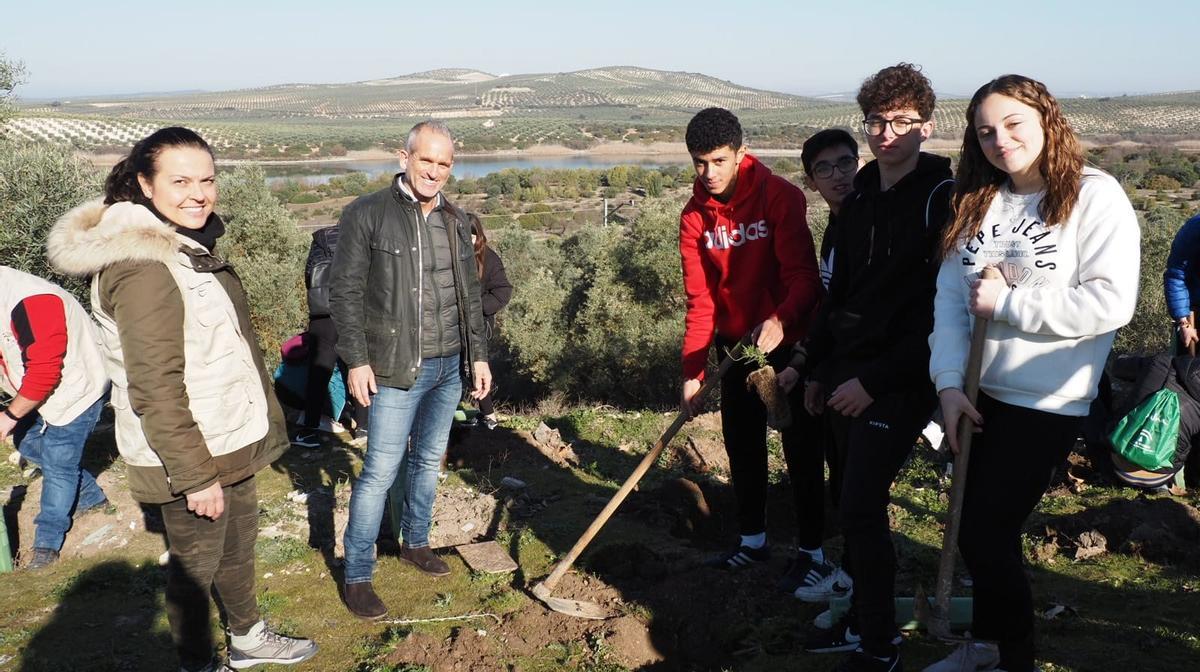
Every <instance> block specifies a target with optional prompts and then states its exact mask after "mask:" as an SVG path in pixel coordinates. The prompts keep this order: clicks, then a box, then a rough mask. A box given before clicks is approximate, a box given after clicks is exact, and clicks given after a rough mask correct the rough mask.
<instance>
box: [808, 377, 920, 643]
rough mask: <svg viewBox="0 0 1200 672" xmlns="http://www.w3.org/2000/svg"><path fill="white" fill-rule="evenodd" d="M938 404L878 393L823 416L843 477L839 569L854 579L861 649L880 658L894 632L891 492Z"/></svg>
mask: <svg viewBox="0 0 1200 672" xmlns="http://www.w3.org/2000/svg"><path fill="white" fill-rule="evenodd" d="M832 391H833V389H829V390H827V392H830V393H831V392H832ZM935 403H936V397H935V396H934V394H933V391H932V387H930V388H928V389H916V390H908V391H906V392H904V393H897V394H889V395H886V396H882V397H880V398H879V399H876V400H875V401H874V402H873V403H872V404H871V405H870V406H868V407H867V409H866V410H865V411H863V413H862V415H860V416H859V417H857V418H850V417H846V416H844V415H841V414H839V413H837V412H836V411H833V410H832V409H826V411H825V414H826V415H827V416H828V418H829V425H830V429H831V433H832V435H833V441H834V445H835V451H836V453H837V455H838V459H839V460H840V466H841V470H842V472H843V473H842V477H841V492H840V494H839V497H838V500H839V503H838V508H839V516H840V520H841V526H842V535H843V538H844V539H845V551H844V554H843V558H842V566H843V569H844V570H845V571H846V573H848V574H849V575H850V577H851V578H853V579H854V594H853V598H852V608H853V611H854V614H855V617H856V618H857V621H858V626H859V631H860V632H861V634H862V638H863V648H864V649H866V650H867V651H868V652H871V653H876V654H878V655H883V654H886V653H887V652H888V651H890V649H891V643H890V642H891V638H892V636H893V634H895V631H896V625H895V620H896V608H895V602H894V597H895V583H896V550H895V548H894V547H893V546H892V533H891V529H890V528H889V526H888V510H887V508H888V502H890V501H891V493H890V489H891V485H892V481H894V480H895V479H896V475H897V474H898V473H900V468H901V467H902V466H904V462H905V461H906V460H907V459H908V455H909V453H910V452H911V451H912V448H913V444H914V443H916V440H917V436H918V435H919V434H920V432H921V429H923V428H924V427H925V425H926V424H927V423H928V422H929V417H930V415H932V413H933V408H934V404H935Z"/></svg>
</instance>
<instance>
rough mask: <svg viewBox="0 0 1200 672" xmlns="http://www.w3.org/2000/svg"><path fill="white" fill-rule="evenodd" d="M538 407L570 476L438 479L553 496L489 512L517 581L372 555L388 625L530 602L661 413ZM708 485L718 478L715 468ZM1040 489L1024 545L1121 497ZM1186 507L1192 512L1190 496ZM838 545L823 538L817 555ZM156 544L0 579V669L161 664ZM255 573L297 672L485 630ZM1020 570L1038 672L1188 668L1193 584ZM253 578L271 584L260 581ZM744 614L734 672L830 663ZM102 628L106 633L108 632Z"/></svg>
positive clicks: (319, 464)
mask: <svg viewBox="0 0 1200 672" xmlns="http://www.w3.org/2000/svg"><path fill="white" fill-rule="evenodd" d="M551 412H552V417H548V418H547V420H548V421H549V422H550V423H551V424H552V425H553V426H555V427H557V428H559V429H560V431H561V432H562V434H563V436H564V437H565V438H567V439H569V440H570V441H571V442H572V445H573V446H574V449H575V452H576V453H577V454H578V455H579V464H580V466H579V468H577V469H570V470H568V469H547V468H545V466H539V465H537V464H534V463H518V462H509V463H508V464H507V465H505V466H504V467H503V469H501V468H500V467H497V468H496V469H495V470H493V469H492V462H490V461H489V462H487V463H486V464H482V463H476V464H474V465H473V468H463V469H460V470H459V471H457V472H456V474H455V476H453V477H452V479H453V480H452V483H458V482H461V483H466V484H470V485H472V486H474V487H477V488H479V489H480V490H481V491H484V490H490V489H491V484H492V483H493V482H495V481H498V480H499V477H500V476H501V475H502V474H503V475H516V476H517V477H519V478H522V479H523V480H526V481H527V482H528V483H529V484H530V490H531V491H535V492H540V493H553V495H552V497H551V498H550V499H555V498H559V497H561V500H559V501H558V502H557V503H556V504H555V505H553V506H550V507H549V508H545V509H544V510H542V511H540V512H539V513H538V514H537V515H536V517H534V518H532V519H530V520H526V521H517V520H515V519H512V518H511V517H510V516H509V515H508V514H505V516H504V519H503V520H502V521H501V529H502V531H501V532H500V533H499V534H498V535H497V539H498V540H499V541H500V542H501V543H502V544H504V545H506V547H507V548H508V549H509V550H510V552H511V553H512V555H513V556H514V557H515V558H516V559H517V560H518V562H519V563H520V565H521V570H520V573H519V574H518V575H517V577H516V581H515V582H514V583H515V584H516V587H514V585H512V584H510V583H509V580H508V579H507V578H487V577H478V576H476V577H473V576H472V575H470V574H469V573H468V572H467V571H465V567H464V566H463V565H462V564H461V561H460V560H459V559H458V558H457V556H449V558H448V559H449V561H450V562H451V564H452V566H453V567H454V569H455V573H454V575H453V576H452V577H449V578H447V579H444V580H441V581H438V582H430V581H428V580H424V579H422V578H421V577H419V576H417V575H416V573H415V572H414V571H412V570H410V569H409V568H407V567H405V566H402V565H401V564H400V562H399V561H398V560H396V559H395V558H392V557H384V558H382V560H381V562H380V566H379V570H378V575H377V585H378V586H379V588H380V592H381V593H382V595H383V597H384V599H385V600H386V601H387V602H388V603H389V604H391V605H392V606H393V615H394V616H397V617H403V618H417V619H422V618H439V617H445V616H451V615H461V614H468V613H479V612H491V613H496V614H499V615H505V614H510V613H512V612H515V611H517V610H519V609H522V608H523V607H524V606H526V605H527V604H528V601H529V599H530V598H529V597H527V596H526V595H525V594H524V593H523V592H521V591H520V590H519V587H520V585H521V583H520V582H521V581H522V580H524V579H526V578H527V577H528V578H530V579H532V578H536V577H539V576H542V575H544V574H545V573H546V572H547V571H548V570H549V568H550V566H551V565H552V563H553V562H554V559H555V558H556V557H557V554H558V553H562V552H563V551H564V550H565V548H566V547H567V546H569V544H570V543H571V542H572V541H573V540H574V539H575V537H576V536H577V535H578V534H579V533H580V532H581V531H582V529H583V528H584V527H585V526H586V523H587V522H588V521H589V520H590V519H591V517H592V516H593V515H594V513H595V512H596V511H597V510H598V507H599V503H598V502H600V501H602V500H603V499H604V498H606V497H607V496H608V494H609V493H611V491H612V490H613V489H615V487H616V486H617V484H618V483H619V482H620V481H621V480H623V478H624V477H625V475H627V474H628V473H629V471H630V470H631V467H632V463H633V462H634V461H635V460H636V459H637V455H638V454H639V453H641V452H642V451H644V450H646V448H647V447H648V445H649V443H650V442H651V441H652V440H653V439H654V438H655V437H656V436H657V434H658V433H659V432H660V431H661V430H662V429H663V428H664V427H665V425H666V424H667V422H669V420H670V416H669V415H664V414H661V413H648V412H642V413H619V412H615V411H611V410H603V409H601V410H592V409H576V410H569V409H568V410H552V411H551ZM537 420H538V418H537V417H535V416H531V415H527V416H515V417H514V418H512V419H511V420H509V421H508V422H507V423H506V427H507V428H508V429H510V430H511V429H524V430H530V429H532V428H533V427H534V426H536V423H537ZM685 434H688V435H691V436H693V437H695V439H696V440H697V441H708V442H713V441H716V440H717V438H718V435H717V434H716V432H715V429H714V428H713V427H712V426H711V425H708V426H703V427H699V426H695V425H691V426H689V427H688V428H687V429H686V430H685ZM681 440H682V438H681ZM772 451H773V455H772V459H771V465H772V469H773V474H774V475H773V477H772V481H773V482H776V483H778V482H779V481H780V480H782V478H781V473H780V472H781V470H782V461H781V458H780V455H779V454H778V446H777V443H776V442H774V441H773V442H772ZM347 455H349V456H350V457H349V458H347V459H340V460H334V461H330V460H320V461H316V462H313V461H311V460H306V459H304V458H303V455H295V454H294V455H290V456H289V457H288V458H286V459H285V461H284V463H283V464H282V465H281V466H280V469H279V470H270V471H266V472H263V473H262V474H260V500H261V501H262V507H263V526H264V527H265V526H267V525H276V526H286V525H287V524H289V523H291V524H303V521H304V512H303V510H302V509H300V508H299V507H295V506H291V505H289V503H288V502H286V500H285V498H284V495H285V493H287V492H288V491H290V490H292V489H293V488H294V487H296V486H297V485H298V484H299V485H301V486H303V487H305V488H312V487H315V486H316V485H317V484H318V483H317V482H318V481H322V482H324V483H326V484H333V483H336V482H337V481H341V480H344V479H345V478H346V477H347V476H348V474H349V473H350V472H353V471H356V470H357V469H358V461H357V459H356V457H355V453H353V452H349V453H347ZM118 464H119V463H118ZM680 468H681V465H680V463H679V459H678V457H676V456H675V454H674V453H671V452H668V453H667V454H666V455H665V456H664V457H663V458H662V459H661V460H660V461H659V463H658V465H656V468H655V469H654V470H652V471H651V473H650V474H648V476H647V477H646V479H645V480H644V481H643V483H642V485H641V487H640V490H641V491H644V492H651V491H653V490H654V489H655V488H656V487H657V486H658V485H659V484H661V483H663V482H664V481H666V480H667V479H669V478H671V477H673V476H676V475H678V474H679V473H680ZM940 472H941V467H940V465H939V464H936V463H935V462H933V461H931V453H929V452H928V451H927V450H926V449H921V448H919V449H918V451H917V452H916V453H915V457H914V459H913V461H912V462H911V463H910V465H909V467H908V468H907V469H906V470H905V471H904V472H903V475H902V477H901V482H900V483H898V484H897V486H896V488H895V492H894V505H893V507H892V511H891V517H892V519H893V524H894V529H895V530H896V532H897V535H896V537H897V547H898V550H899V554H900V558H901V559H900V577H899V579H898V586H899V588H898V592H899V593H901V594H906V593H909V592H910V587H911V586H914V585H915V584H916V583H917V581H918V580H920V581H922V582H923V583H924V584H925V585H927V586H930V585H932V574H933V571H934V567H935V565H936V557H937V550H936V549H937V548H938V547H939V546H940V534H941V532H940V528H939V523H938V519H939V516H940V515H941V514H942V512H943V510H944V504H943V503H942V501H941V497H940V496H939V495H940V490H939V488H940V487H941V485H942V483H941V482H940V479H939V474H940ZM712 477H713V478H714V479H719V478H720V474H719V473H718V474H714V475H712ZM20 481H21V476H20V474H19V473H18V472H16V471H15V470H14V469H13V468H12V467H10V466H8V465H7V464H5V465H4V466H0V486H3V487H4V488H5V489H7V488H8V486H11V485H13V484H16V483H19V482H20ZM1056 492H1057V494H1056V495H1054V496H1050V497H1047V499H1046V500H1045V501H1044V502H1043V503H1042V505H1041V507H1039V510H1038V512H1037V513H1036V514H1035V518H1034V521H1033V522H1031V524H1030V526H1029V528H1028V530H1027V538H1026V547H1027V550H1030V549H1033V548H1034V547H1036V546H1038V545H1040V544H1041V543H1043V542H1044V536H1045V528H1046V525H1047V524H1050V525H1051V526H1052V527H1053V526H1055V525H1057V524H1058V522H1061V521H1062V520H1064V519H1066V518H1069V517H1070V516H1072V515H1073V514H1077V513H1078V512H1080V511H1083V510H1084V509H1092V510H1098V509H1104V508H1105V507H1110V506H1112V505H1113V504H1114V503H1118V502H1121V501H1124V500H1129V499H1132V498H1134V497H1135V495H1134V494H1133V493H1132V491H1130V490H1124V489H1110V488H1103V487H1090V488H1087V489H1086V490H1084V491H1083V492H1082V493H1081V494H1078V495H1074V494H1071V493H1070V492H1069V491H1065V490H1059V491H1056ZM635 496H636V495H635ZM631 501H632V500H631ZM1191 503H1192V504H1196V503H1197V501H1196V499H1195V497H1194V496H1193V499H1192V500H1191ZM773 506H774V504H773ZM718 513H719V514H722V512H718ZM779 513H780V514H781V515H776V516H775V517H774V518H773V519H774V520H783V519H786V518H787V516H786V515H782V514H784V513H785V512H782V511H780V512H779ZM722 515H723V514H722ZM639 517H640V515H630V516H625V517H623V516H618V517H617V518H615V519H614V520H613V521H612V523H611V524H610V525H609V527H608V528H606V530H605V533H604V534H603V535H602V537H601V539H602V540H606V541H609V542H611V541H613V540H621V541H622V542H626V541H637V542H639V543H646V544H653V543H655V542H656V538H657V537H658V536H659V533H658V532H657V531H656V530H654V529H653V528H652V527H648V526H646V525H643V524H641V523H642V522H643V521H639V520H638V518H639ZM1056 521H1057V522H1056ZM786 532H787V530H786V529H781V530H777V531H775V532H773V535H774V536H775V538H776V539H777V543H778V540H780V539H782V538H786ZM598 545H602V544H599V543H598ZM781 546H782V545H781ZM837 546H838V543H837V541H836V540H835V541H834V542H833V543H832V544H831V548H834V549H836V547H837ZM161 549H162V545H161V542H160V541H159V540H157V538H155V537H153V536H151V535H139V536H137V537H135V538H134V542H133V543H131V544H130V545H129V546H127V547H125V548H122V549H119V550H117V551H113V552H109V553H107V554H105V555H103V556H99V557H95V558H91V559H78V560H67V561H64V562H62V563H60V564H59V565H57V566H55V567H53V568H52V569H50V570H48V571H45V572H41V573H38V574H25V573H17V574H12V575H8V576H6V577H4V578H2V579H0V604H4V605H5V617H4V619H3V625H2V626H0V659H3V657H5V656H15V658H16V660H15V661H13V662H9V663H8V664H7V665H5V664H0V670H3V669H21V670H42V669H54V670H75V669H78V670H161V669H168V668H169V666H170V664H171V662H172V655H171V653H170V646H169V642H168V638H167V634H166V633H167V630H166V618H165V615H164V613H163V610H162V605H163V596H162V586H163V582H162V571H161V570H160V569H159V568H158V566H157V562H156V558H157V555H158V554H159V553H160V552H161ZM1193 552H1194V549H1193ZM586 559H587V558H586V556H585V561H586ZM258 562H259V566H258V572H259V575H260V579H259V584H258V590H259V603H260V606H261V607H262V609H263V611H264V612H265V613H266V614H267V616H268V618H271V619H272V620H273V622H276V623H278V624H279V625H280V626H281V627H282V628H283V629H285V630H287V631H292V632H297V633H304V634H306V635H310V636H313V637H316V638H317V639H318V641H319V642H320V644H321V646H322V652H321V654H320V656H319V657H318V658H317V659H316V660H314V661H313V662H312V663H310V664H308V665H306V666H304V667H303V669H312V670H318V669H320V670H346V669H358V670H390V669H397V670H398V669H405V668H404V666H395V667H389V666H387V665H386V664H385V663H384V662H383V660H384V659H385V658H386V656H387V653H388V652H389V651H391V650H392V648H393V647H395V646H396V645H397V644H398V643H399V642H401V641H403V640H404V638H405V637H406V636H407V635H408V634H409V633H410V632H417V633H424V634H427V635H430V636H432V637H433V638H434V639H435V640H443V639H445V638H447V637H448V636H450V635H451V634H452V633H453V632H455V630H456V628H458V627H461V626H465V625H469V626H470V627H478V628H484V629H487V628H489V627H491V623H490V621H470V622H449V623H441V624H425V625H415V626H387V625H381V624H369V623H364V622H362V621H359V620H357V619H355V618H353V617H351V616H350V615H349V614H348V613H347V612H346V611H345V609H344V608H343V607H342V606H341V604H340V602H339V600H338V596H337V591H336V586H335V583H334V582H333V580H332V579H331V578H330V577H329V575H328V572H329V571H330V570H329V569H328V568H327V567H326V565H325V563H324V561H323V559H322V557H321V555H320V554H319V553H318V552H317V551H315V550H312V549H309V548H308V547H307V546H306V545H305V544H304V543H303V542H302V541H300V540H283V541H271V540H266V539H260V542H259V545H258ZM1192 566H1193V567H1194V565H1192ZM584 567H585V568H586V567H587V565H586V563H585V564H584ZM1030 571H1031V575H1032V577H1033V581H1034V586H1035V596H1036V602H1037V604H1038V605H1039V607H1048V606H1050V605H1052V604H1064V605H1068V606H1070V607H1072V608H1073V609H1074V612H1075V615H1071V616H1067V617H1062V618H1059V619H1056V620H1053V621H1042V622H1040V623H1039V628H1040V631H1039V632H1040V635H1039V637H1040V651H1041V654H1042V658H1043V663H1044V668H1045V669H1047V670H1094V669H1110V668H1113V667H1114V666H1115V669H1147V668H1153V669H1155V670H1162V671H1166V670H1185V669H1193V667H1192V663H1194V661H1195V660H1196V656H1197V655H1200V639H1198V635H1200V625H1198V624H1197V623H1196V620H1195V614H1197V613H1200V595H1198V594H1197V592H1196V589H1197V587H1198V586H1200V577H1198V576H1197V575H1196V574H1195V573H1187V572H1183V571H1180V570H1178V569H1175V568H1172V567H1170V566H1165V565H1161V564H1155V563H1152V562H1147V561H1144V560H1140V559H1138V558H1137V557H1134V556H1132V555H1126V554H1122V553H1110V554H1107V555H1104V556H1101V557H1099V558H1096V559H1093V560H1088V561H1083V562H1073V561H1071V560H1069V559H1068V558H1067V557H1066V556H1063V555H1059V556H1058V557H1056V558H1053V559H1052V560H1047V561H1033V562H1032V563H1031V564H1030ZM267 575H270V576H269V578H262V577H264V576H267ZM647 605H649V606H647ZM758 606H759V607H761V606H762V605H758ZM754 607H755V605H747V604H745V603H744V601H743V600H741V599H740V598H736V597H735V598H734V599H733V600H732V601H731V603H730V604H729V605H728V608H729V609H730V613H739V614H740V613H743V612H744V613H749V614H752V615H751V616H749V617H747V618H746V619H745V620H740V619H739V620H738V621H737V622H736V623H734V622H731V623H730V625H729V627H728V629H727V631H726V632H724V633H722V637H723V638H724V639H726V640H727V642H728V644H729V646H730V650H742V651H743V653H741V654H739V655H738V656H736V657H735V658H733V659H732V661H727V662H726V663H724V665H726V666H727V667H728V668H734V669H744V670H802V669H804V670H821V669H831V668H832V666H833V664H834V663H835V662H836V658H837V657H836V656H833V657H830V656H811V655H805V654H803V653H800V652H799V651H798V650H797V642H798V637H799V632H800V630H801V628H802V627H803V626H804V624H805V623H806V622H807V621H808V620H809V619H811V618H812V617H813V616H814V615H815V613H816V611H818V610H819V608H817V607H815V606H813V605H802V604H800V603H798V602H796V601H794V600H792V599H791V598H787V597H782V598H778V599H777V600H776V601H772V602H770V604H768V605H767V606H766V608H758V609H757V610H755V608H754ZM654 609H655V607H654V603H653V601H646V602H640V603H639V602H637V601H636V600H634V601H631V602H630V603H629V604H627V605H626V606H625V607H624V610H625V611H626V613H632V614H635V615H639V616H641V617H642V618H645V619H647V620H650V621H651V622H652V623H653V622H654V618H655V616H656V614H655V613H654ZM704 617H705V618H708V619H712V618H714V617H715V616H714V615H711V614H710V615H706V616H704ZM113 626H116V628H117V630H118V632H119V633H120V634H119V636H114V632H113ZM906 650H907V652H908V653H907V656H908V663H909V665H910V667H912V668H913V669H920V667H921V666H922V665H923V664H925V663H927V662H929V661H932V660H934V659H935V658H937V657H939V656H940V655H943V654H944V651H945V650H944V648H943V647H942V646H940V645H937V644H935V643H931V642H929V641H928V640H927V639H925V638H923V637H910V639H909V644H908V646H907V649H906ZM495 656H496V658H495V660H496V662H497V664H498V665H499V664H500V663H501V662H503V663H505V664H508V665H511V666H512V669H520V670H541V669H546V670H549V669H574V670H591V671H596V670H616V669H622V668H620V667H619V666H617V665H615V664H614V663H613V662H612V660H611V659H610V656H609V655H608V654H607V652H606V649H605V648H604V645H603V642H602V641H600V642H597V641H594V640H588V641H561V642H558V643H556V644H554V645H552V646H548V647H546V648H545V649H544V650H543V651H541V652H539V653H537V654H536V655H524V656H518V657H512V656H509V655H508V654H506V653H505V651H504V648H503V647H502V646H498V647H497V649H496V653H495ZM18 661H19V663H18ZM1150 661H1153V663H1152V664H1151V663H1150ZM18 664H19V667H14V665H18ZM414 669H419V668H414ZM497 669H499V668H497Z"/></svg>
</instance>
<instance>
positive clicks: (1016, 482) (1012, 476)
mask: <svg viewBox="0 0 1200 672" xmlns="http://www.w3.org/2000/svg"><path fill="white" fill-rule="evenodd" d="M978 408H979V412H980V414H982V415H983V432H982V433H980V434H976V435H975V438H974V440H973V442H972V446H971V460H970V464H969V465H968V469H967V489H966V493H965V496H964V498H963V512H962V530H961V532H959V537H958V548H959V550H961V551H962V556H963V560H964V561H965V562H966V564H967V569H968V570H970V572H971V578H972V579H973V580H974V582H975V585H974V589H973V592H974V598H975V600H974V625H973V627H972V628H971V631H972V632H973V633H974V635H975V636H976V637H978V638H980V639H988V640H995V641H997V642H999V645H1000V667H1001V668H1003V669H1005V670H1012V671H1013V672H1026V671H1028V670H1032V669H1034V659H1033V593H1032V591H1031V590H1030V587H1029V579H1028V578H1027V577H1026V576H1025V563H1024V555H1023V554H1022V552H1021V528H1022V527H1024V524H1025V519H1026V518H1028V517H1029V514H1030V513H1031V512H1032V511H1033V509H1034V507H1035V506H1037V503H1038V502H1039V501H1040V500H1041V498H1042V495H1043V494H1044V493H1045V491H1046V487H1047V486H1048V485H1049V484H1050V479H1051V477H1052V476H1053V475H1054V470H1055V469H1056V468H1057V467H1058V466H1059V465H1061V464H1063V462H1064V461H1065V460H1066V459H1067V454H1068V453H1070V452H1071V447H1072V446H1073V445H1074V443H1075V438H1076V436H1077V435H1078V432H1079V428H1080V425H1081V423H1082V421H1083V418H1079V417H1074V416H1066V415H1056V414H1054V413H1049V412H1046V411H1037V410H1033V409H1029V408H1022V407H1019V406H1013V405H1011V404H1006V403H1004V402H1002V401H998V400H996V399H993V398H991V397H989V396H987V395H986V394H982V393H981V394H980V397H979V405H978Z"/></svg>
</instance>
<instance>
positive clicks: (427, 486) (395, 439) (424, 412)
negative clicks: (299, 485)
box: [343, 355, 462, 583]
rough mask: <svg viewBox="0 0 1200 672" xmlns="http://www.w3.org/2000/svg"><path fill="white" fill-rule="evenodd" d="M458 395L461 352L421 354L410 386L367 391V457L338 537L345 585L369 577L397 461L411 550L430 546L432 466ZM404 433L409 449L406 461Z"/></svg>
mask: <svg viewBox="0 0 1200 672" xmlns="http://www.w3.org/2000/svg"><path fill="white" fill-rule="evenodd" d="M461 396H462V378H461V377H460V374H459V356H458V355H453V356H451V357H430V358H428V359H425V360H424V361H423V362H422V363H421V370H420V371H419V372H417V382H416V383H415V384H413V386H412V388H410V389H407V390H402V389H400V388H396V387H380V388H379V392H378V393H377V394H375V395H374V396H373V397H371V407H370V411H371V418H370V423H371V431H370V433H369V434H368V435H367V458H366V461H365V462H364V463H363V468H362V473H361V474H359V476H358V481H356V482H355V483H354V490H353V491H352V493H351V495H350V520H349V522H348V523H347V525H346V534H345V537H344V539H343V541H344V544H345V547H346V583H364V582H366V581H370V580H371V576H372V573H373V572H374V570H375V539H376V537H378V536H379V524H380V522H381V521H382V520H383V509H384V505H385V503H386V501H387V495H388V489H389V488H391V486H392V483H393V482H394V481H395V480H396V475H397V473H398V472H399V471H400V464H401V462H402V461H403V462H405V463H406V464H407V475H406V478H407V487H406V488H405V495H404V515H403V517H402V519H401V520H400V521H399V525H400V532H401V534H402V535H403V538H404V543H405V545H406V546H408V547H410V548H422V547H424V546H428V545H429V525H430V521H431V520H432V518H433V498H434V493H435V490H436V489H437V475H438V467H439V466H440V465H441V461H442V454H443V453H445V452H446V442H447V440H448V439H449V437H450V425H451V423H453V422H454V409H455V408H457V407H458V401H459V398H460V397H461ZM410 435H411V437H412V448H413V451H412V454H410V455H408V459H407V460H405V459H404V458H405V452H406V449H407V448H408V446H409V437H410ZM393 524H396V521H393Z"/></svg>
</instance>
